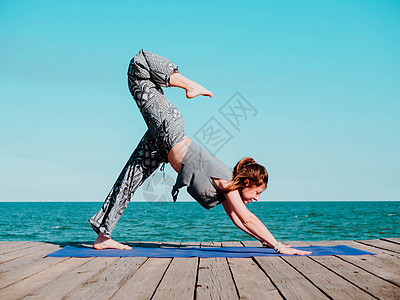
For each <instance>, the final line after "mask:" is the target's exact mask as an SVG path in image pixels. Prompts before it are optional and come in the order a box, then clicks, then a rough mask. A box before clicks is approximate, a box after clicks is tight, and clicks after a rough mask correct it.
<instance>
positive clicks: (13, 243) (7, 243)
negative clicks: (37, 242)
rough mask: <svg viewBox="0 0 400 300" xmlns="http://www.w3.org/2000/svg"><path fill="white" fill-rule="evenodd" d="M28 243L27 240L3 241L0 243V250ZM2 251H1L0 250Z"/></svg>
mask: <svg viewBox="0 0 400 300" xmlns="http://www.w3.org/2000/svg"><path fill="white" fill-rule="evenodd" d="M27 243H30V242H29V241H3V242H2V244H0V250H1V251H3V249H8V248H13V247H15V246H18V245H23V244H27ZM1 253H3V252H1Z"/></svg>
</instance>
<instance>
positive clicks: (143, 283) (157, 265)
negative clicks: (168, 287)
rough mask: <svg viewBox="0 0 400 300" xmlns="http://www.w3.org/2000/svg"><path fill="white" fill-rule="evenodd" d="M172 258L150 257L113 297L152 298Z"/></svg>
mask: <svg viewBox="0 0 400 300" xmlns="http://www.w3.org/2000/svg"><path fill="white" fill-rule="evenodd" d="M170 262H171V258H149V259H148V260H147V261H146V262H145V263H144V264H143V265H141V266H140V268H139V269H138V270H137V271H136V272H135V273H134V274H133V275H132V277H130V278H129V279H128V280H127V281H126V282H125V284H124V285H123V286H122V287H121V288H120V289H119V290H118V291H117V292H116V293H115V294H114V295H113V296H112V298H111V299H150V298H151V296H152V295H153V293H154V291H155V289H156V288H157V286H158V284H159V282H160V280H161V278H162V276H163V275H164V272H165V270H166V269H167V268H168V265H169V264H170Z"/></svg>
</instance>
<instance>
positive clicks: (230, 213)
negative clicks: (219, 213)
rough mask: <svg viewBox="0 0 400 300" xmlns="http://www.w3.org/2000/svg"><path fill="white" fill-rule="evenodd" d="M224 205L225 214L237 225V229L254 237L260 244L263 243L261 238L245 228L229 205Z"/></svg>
mask: <svg viewBox="0 0 400 300" xmlns="http://www.w3.org/2000/svg"><path fill="white" fill-rule="evenodd" d="M223 203H224V202H223ZM222 205H223V206H224V209H225V212H226V213H227V215H228V216H229V218H230V219H231V220H232V222H233V224H235V225H236V227H237V228H239V229H241V230H242V231H244V232H245V233H247V234H248V235H250V236H252V237H254V238H255V239H257V240H259V241H260V242H262V241H261V238H260V237H259V236H256V235H254V234H253V233H251V232H250V231H248V230H247V228H246V227H244V226H243V224H242V222H240V220H239V218H238V216H237V215H236V214H235V213H234V212H233V210H232V209H231V208H230V206H229V205H224V204H222Z"/></svg>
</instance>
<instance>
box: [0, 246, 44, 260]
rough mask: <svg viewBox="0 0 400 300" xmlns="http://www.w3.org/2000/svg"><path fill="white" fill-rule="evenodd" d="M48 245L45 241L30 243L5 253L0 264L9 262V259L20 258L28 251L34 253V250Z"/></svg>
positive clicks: (0, 257)
mask: <svg viewBox="0 0 400 300" xmlns="http://www.w3.org/2000/svg"><path fill="white" fill-rule="evenodd" d="M46 247H47V245H46V244H45V243H35V244H33V245H30V246H28V247H24V248H21V249H18V250H15V251H12V252H9V253H6V254H3V255H1V256H0V265H1V264H3V263H5V262H8V261H12V260H14V259H17V258H20V257H23V256H25V255H26V254H27V253H32V251H33V252H34V251H36V250H37V251H40V250H41V249H43V248H46Z"/></svg>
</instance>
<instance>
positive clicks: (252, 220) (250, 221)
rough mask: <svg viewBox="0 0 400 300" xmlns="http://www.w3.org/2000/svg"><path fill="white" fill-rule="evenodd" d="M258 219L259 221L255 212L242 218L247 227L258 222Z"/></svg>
mask: <svg viewBox="0 0 400 300" xmlns="http://www.w3.org/2000/svg"><path fill="white" fill-rule="evenodd" d="M257 221H258V218H257V217H256V216H255V215H253V214H249V215H247V216H246V217H245V218H243V219H242V223H243V225H244V226H245V227H248V226H251V225H252V224H256V223H257Z"/></svg>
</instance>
